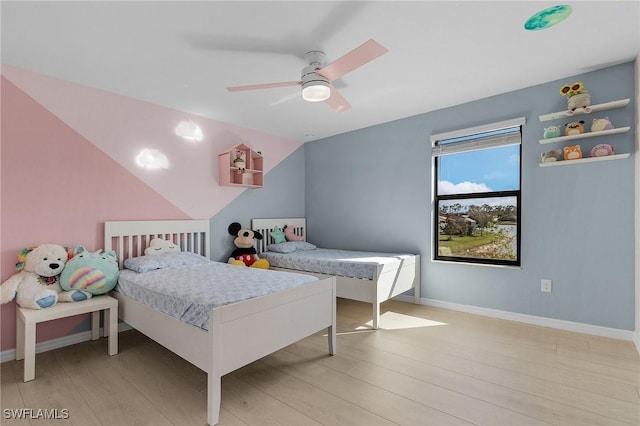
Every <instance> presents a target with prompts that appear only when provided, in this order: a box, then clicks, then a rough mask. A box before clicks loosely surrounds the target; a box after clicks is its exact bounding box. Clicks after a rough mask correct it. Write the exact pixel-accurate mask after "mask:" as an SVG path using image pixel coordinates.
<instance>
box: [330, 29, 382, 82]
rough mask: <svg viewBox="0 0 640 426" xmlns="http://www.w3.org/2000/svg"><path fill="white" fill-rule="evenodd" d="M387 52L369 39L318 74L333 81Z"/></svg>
mask: <svg viewBox="0 0 640 426" xmlns="http://www.w3.org/2000/svg"><path fill="white" fill-rule="evenodd" d="M388 51H389V50H387V48H386V47H384V46H383V45H381V44H380V43H378V42H377V41H375V40H373V39H371V40H369V41H367V42H365V43H364V44H362V45H360V46H359V47H356V48H355V49H353V50H352V51H351V52H349V53H347V54H345V55H344V56H342V57H340V58H338V59H336V60H335V61H333V62H332V63H330V64H329V65H327V66H326V67H324V68H322V69H320V70H319V71H318V74H321V75H322V76H324V77H326V78H327V79H328V80H329V81H333V80H336V79H338V78H340V77H342V76H343V75H345V74H347V73H349V72H351V71H353V70H355V69H356V68H359V67H361V66H363V65H364V64H366V63H369V62H371V61H373V60H374V59H376V58H377V57H379V56H382V55H384V54H385V53H387V52H388Z"/></svg>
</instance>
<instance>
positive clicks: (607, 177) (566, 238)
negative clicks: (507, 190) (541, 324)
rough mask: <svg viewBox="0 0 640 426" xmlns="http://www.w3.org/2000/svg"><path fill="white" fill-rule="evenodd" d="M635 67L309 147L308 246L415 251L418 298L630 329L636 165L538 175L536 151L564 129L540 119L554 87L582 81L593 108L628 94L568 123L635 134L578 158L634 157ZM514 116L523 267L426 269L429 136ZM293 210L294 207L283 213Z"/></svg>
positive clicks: (552, 105)
mask: <svg viewBox="0 0 640 426" xmlns="http://www.w3.org/2000/svg"><path fill="white" fill-rule="evenodd" d="M633 66H634V64H633V63H627V64H622V65H618V66H615V67H611V68H607V69H603V70H598V71H594V72H590V73H587V74H583V75H579V76H574V77H567V78H564V79H562V80H558V81H554V82H549V83H545V84H542V85H538V86H535V87H530V88H526V89H523V90H518V91H515V92H510V93H505V94H500V95H496V96H494V97H491V98H487V99H482V100H478V101H474V102H470V103H467V104H464V105H458V106H455V107H451V108H447V109H443V110H438V111H433V112H429V113H426V114H422V115H418V116H414V117H410V118H406V119H402V120H398V121H394V122H390V123H386V124H382V125H378V126H374V127H369V128H366V129H362V130H358V131H354V132H349V133H345V134H341V135H337V136H334V137H331V138H327V139H323V140H319V141H314V142H308V143H307V144H306V146H305V150H304V153H305V173H306V179H305V180H306V191H305V192H306V201H305V208H304V210H305V212H306V217H307V220H308V228H309V229H308V237H309V240H310V241H311V242H313V243H315V244H317V245H319V246H322V247H334V248H347V249H362V250H375V251H411V252H415V253H420V254H421V255H422V287H421V292H422V297H425V298H429V299H437V300H442V301H448V302H453V303H458V304H464V305H473V306H478V307H484V308H490V309H497V310H502V311H510V312H516V313H521V314H529V315H536V316H541V317H548V318H555V319H561V320H568V321H575V322H580V323H585V324H592V325H599V326H603V327H611V328H617V329H624V330H633V328H634V261H635V258H636V254H635V252H634V250H635V249H634V217H633V205H634V189H633V179H634V161H633V157H630V158H628V159H624V160H620V161H605V162H599V163H589V164H581V165H569V166H564V167H551V168H540V167H538V163H539V160H540V153H541V152H542V151H545V150H549V149H553V147H554V145H540V144H539V143H538V139H540V138H541V137H542V133H543V128H544V127H545V126H548V125H550V124H564V123H565V122H567V121H571V120H557V121H553V122H544V123H542V122H540V121H539V120H538V116H539V115H541V114H546V113H549V112H555V111H560V110H563V109H565V108H566V102H565V100H564V98H563V97H561V96H560V95H559V93H558V91H559V89H560V87H561V86H562V85H563V84H566V83H572V82H574V81H576V80H580V81H583V82H584V83H585V86H586V88H587V89H588V90H589V92H590V93H591V97H592V103H593V104H598V103H603V102H607V101H611V100H618V99H626V98H631V102H630V104H629V105H628V106H627V107H625V108H622V109H616V110H609V111H605V112H601V113H594V114H592V115H591V116H589V115H586V116H581V117H580V118H576V119H578V120H580V119H584V120H585V122H586V124H587V129H588V128H589V127H590V120H591V118H593V117H604V116H607V117H609V118H610V119H611V121H612V123H613V124H614V126H616V127H624V126H631V127H632V129H631V131H630V132H628V133H624V134H621V135H613V136H609V137H599V138H592V139H583V140H579V141H576V143H580V144H581V146H582V148H583V151H585V152H588V151H589V149H590V148H591V147H592V146H593V145H595V144H597V143H605V142H606V143H611V144H614V145H615V146H616V152H617V153H625V152H626V153H629V152H631V153H632V152H633V147H634V137H635V136H634V135H635V129H634V110H635V102H634V99H633V97H634V93H635V91H634V74H633V72H634V69H633ZM480 84H481V83H480ZM425 96H428V94H425ZM345 114H348V112H346V113H345ZM520 116H524V117H526V119H527V124H526V125H525V126H524V130H523V143H522V155H523V161H522V267H521V268H498V267H490V266H478V265H462V264H451V263H442V262H432V261H431V258H432V237H433V235H432V231H431V214H432V212H431V208H432V206H431V196H432V176H431V174H432V162H431V155H430V152H431V151H430V143H429V136H430V135H431V134H434V133H441V132H445V131H449V130H456V129H460V128H466V127H471V126H476V125H481V124H486V123H492V122H497V121H502V120H506V119H510V118H515V117H520ZM587 120H588V121H587ZM561 146H562V145H561ZM272 173H273V172H272ZM267 187H268V185H267ZM247 207H249V206H247ZM298 211H299V206H297V205H294V204H292V210H288V211H286V212H285V213H283V215H285V216H293V215H296V214H297V212H298ZM303 213H304V212H303ZM214 235H215V234H214ZM542 278H547V279H551V280H553V292H552V293H542V292H541V291H540V280H541V279H542Z"/></svg>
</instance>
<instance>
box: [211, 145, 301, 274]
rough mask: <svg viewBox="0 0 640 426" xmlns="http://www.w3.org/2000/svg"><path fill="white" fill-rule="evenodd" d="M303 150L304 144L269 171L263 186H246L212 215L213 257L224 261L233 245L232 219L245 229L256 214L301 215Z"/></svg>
mask: <svg viewBox="0 0 640 426" xmlns="http://www.w3.org/2000/svg"><path fill="white" fill-rule="evenodd" d="M304 150H305V147H304V145H303V146H301V147H300V148H298V149H297V150H295V151H294V152H293V153H292V154H291V155H289V156H288V157H287V158H285V159H284V160H283V161H282V162H281V163H279V164H278V166H276V167H275V168H273V169H272V170H271V171H269V172H268V173H267V174H266V175H265V176H264V187H263V188H259V189H247V190H246V191H244V192H243V193H242V194H240V195H239V196H238V198H236V199H235V200H233V201H232V202H231V203H230V204H229V205H228V206H227V207H225V208H224V209H223V210H222V211H221V212H220V213H218V214H216V215H215V216H213V217H212V218H211V220H210V223H211V225H210V226H211V230H210V235H211V251H212V255H211V258H212V259H213V260H218V261H222V262H226V261H227V259H228V258H229V255H230V254H231V252H232V251H233V249H234V248H235V247H234V245H233V237H232V236H231V235H229V233H228V232H227V228H228V227H229V224H230V223H232V222H240V223H241V224H242V226H244V227H247V228H248V227H250V226H251V219H253V218H257V217H304V203H305V192H304V191H305V184H304V180H305V172H304Z"/></svg>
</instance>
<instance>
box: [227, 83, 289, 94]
mask: <svg viewBox="0 0 640 426" xmlns="http://www.w3.org/2000/svg"><path fill="white" fill-rule="evenodd" d="M301 84H302V82H301V81H283V82H282V83H267V84H252V85H249V86H233V87H227V90H228V91H229V92H239V91H241V90H258V89H274V88H276V87H289V86H300V85H301Z"/></svg>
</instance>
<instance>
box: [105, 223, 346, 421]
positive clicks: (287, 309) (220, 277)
mask: <svg viewBox="0 0 640 426" xmlns="http://www.w3.org/2000/svg"><path fill="white" fill-rule="evenodd" d="M209 226H210V225H209V221H207V220H189V221H134V222H105V244H104V249H105V250H115V251H116V253H117V257H118V262H119V265H120V268H121V274H120V278H119V284H118V287H117V290H118V291H114V292H112V295H113V296H114V297H115V298H117V299H118V302H119V303H118V316H119V317H120V319H121V320H122V321H124V322H126V323H127V324H129V325H130V326H132V327H133V328H135V329H137V330H139V331H140V332H142V333H143V334H145V335H147V336H148V337H150V338H151V339H153V340H155V341H156V342H158V343H159V344H161V345H162V346H164V347H166V348H167V349H169V350H171V351H172V352H174V353H176V354H178V355H179V356H181V357H182V358H184V359H185V360H187V361H189V362H191V363H192V364H194V365H195V366H197V367H198V368H200V369H201V370H203V371H205V372H206V373H207V378H208V379H207V380H208V384H207V391H208V394H207V401H208V407H207V408H208V410H207V411H208V418H207V421H208V423H209V424H210V425H215V424H217V423H218V419H219V414H220V398H221V395H220V392H221V391H220V386H221V377H222V376H223V375H225V374H227V373H229V372H231V371H234V370H236V369H238V368H240V367H242V366H244V365H247V364H249V363H251V362H253V361H256V360H258V359H260V358H262V357H264V356H266V355H268V354H270V353H273V352H275V351H277V350H279V349H281V348H284V347H286V346H288V345H290V344H292V343H294V342H296V341H298V340H301V339H303V338H305V337H307V336H310V335H312V334H314V333H317V332H318V331H321V330H323V329H325V328H326V329H327V335H328V345H329V353H330V354H332V355H333V354H335V349H336V316H335V315H336V314H335V300H336V289H335V288H336V286H335V279H334V278H333V277H330V278H326V279H316V278H315V277H308V276H305V275H302V274H298V275H296V276H292V275H291V274H287V273H283V272H277V271H264V270H256V269H252V268H239V267H237V266H231V265H227V264H223V263H219V262H212V261H208V259H209V257H210V256H209V247H210V239H209ZM153 238H162V239H165V240H169V241H172V242H173V243H174V244H176V245H178V246H179V247H180V248H181V250H182V253H178V254H176V255H175V256H170V257H164V256H163V257H157V258H156V259H152V262H148V260H149V259H148V257H147V259H144V258H145V257H146V256H143V254H144V250H145V248H146V247H147V245H148V244H149V241H150V240H151V239H153ZM169 258H170V259H171V261H170V262H165V260H166V259H169ZM140 259H142V260H143V262H137V261H139V260H140ZM127 261H129V262H128V264H133V265H134V267H135V268H138V267H141V268H143V269H139V270H140V272H135V271H132V270H130V269H122V268H123V266H124V264H125V262H127ZM160 261H162V262H165V264H161V265H158V262H160ZM162 262H160V263H162ZM150 263H153V265H150ZM157 266H160V267H159V268H156V267H157ZM145 267H147V268H148V269H149V270H145V269H144V268H145ZM189 287H194V288H195V292H194V293H191V292H190V290H189ZM239 288H245V289H246V288H248V289H249V290H248V293H247V292H245V293H242V294H241V293H239V292H238V291H237V290H238V289H239ZM212 293H215V294H216V297H215V298H214V297H209V295H210V294H212ZM152 306H153V307H152Z"/></svg>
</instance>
